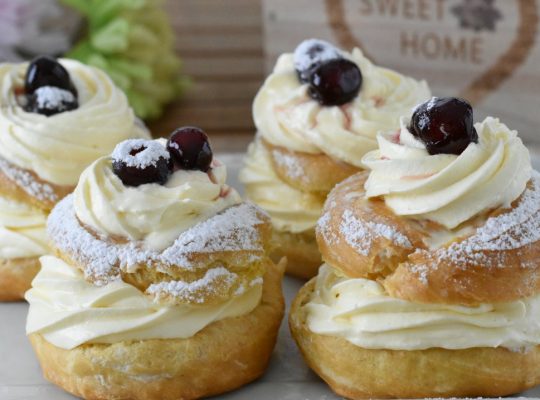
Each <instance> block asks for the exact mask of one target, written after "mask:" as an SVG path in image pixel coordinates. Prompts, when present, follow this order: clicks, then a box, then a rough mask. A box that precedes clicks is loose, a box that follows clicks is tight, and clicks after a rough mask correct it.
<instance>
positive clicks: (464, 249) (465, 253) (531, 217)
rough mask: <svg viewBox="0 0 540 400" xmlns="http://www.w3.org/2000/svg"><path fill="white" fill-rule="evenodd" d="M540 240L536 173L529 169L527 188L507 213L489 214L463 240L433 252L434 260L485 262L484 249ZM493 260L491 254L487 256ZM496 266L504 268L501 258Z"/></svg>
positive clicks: (539, 186) (517, 246)
mask: <svg viewBox="0 0 540 400" xmlns="http://www.w3.org/2000/svg"><path fill="white" fill-rule="evenodd" d="M539 240H540V174H539V173H538V172H536V171H533V173H532V178H531V187H530V188H527V189H525V191H524V192H523V194H522V195H521V198H520V200H519V203H518V204H517V205H516V207H515V208H513V209H512V210H510V211H509V212H507V213H504V214H501V215H498V216H495V217H491V218H489V219H488V220H487V221H486V223H485V224H484V225H483V226H482V227H480V228H478V229H477V230H476V233H475V234H474V235H472V236H470V237H468V238H467V239H465V240H463V241H461V242H456V243H453V244H452V245H450V246H449V247H448V248H445V249H441V250H439V251H438V252H437V256H438V260H439V261H443V260H446V261H448V260H450V261H451V262H452V263H453V264H456V265H460V264H461V265H463V264H464V263H466V262H469V263H470V262H476V263H477V264H479V265H482V264H484V263H486V257H487V256H486V255H485V253H484V252H486V251H493V252H501V251H507V250H516V249H521V248H524V247H526V246H529V245H532V244H533V243H536V242H538V241H539ZM490 260H491V262H490V263H486V264H489V265H491V264H492V263H493V254H491V255H490ZM497 266H498V267H504V259H503V257H502V258H501V260H500V263H499V265H497Z"/></svg>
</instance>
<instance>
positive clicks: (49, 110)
mask: <svg viewBox="0 0 540 400" xmlns="http://www.w3.org/2000/svg"><path fill="white" fill-rule="evenodd" d="M26 98H27V104H26V105H25V107H24V109H25V110H26V111H28V112H34V113H38V114H42V115H45V116H47V117H50V116H51V115H54V114H58V113H61V112H64V111H71V110H75V109H76V108H78V107H79V102H78V100H77V97H75V96H74V95H73V94H72V93H71V92H68V91H66V90H64V89H59V88H56V87H52V86H43V87H40V88H38V89H36V90H35V91H34V93H32V94H31V95H28V96H26Z"/></svg>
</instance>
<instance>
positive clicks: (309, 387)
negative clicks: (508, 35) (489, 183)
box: [0, 154, 540, 400]
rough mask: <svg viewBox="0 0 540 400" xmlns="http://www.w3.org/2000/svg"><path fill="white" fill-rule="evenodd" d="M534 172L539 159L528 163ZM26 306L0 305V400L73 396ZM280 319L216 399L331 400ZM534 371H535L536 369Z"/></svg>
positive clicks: (228, 159)
mask: <svg viewBox="0 0 540 400" xmlns="http://www.w3.org/2000/svg"><path fill="white" fill-rule="evenodd" d="M219 158H220V159H221V160H222V161H223V162H225V163H226V164H227V165H228V166H229V181H230V182H231V183H232V185H233V186H235V187H240V185H239V184H238V181H237V179H236V177H237V175H238V170H239V168H240V165H241V156H240V155H238V154H225V155H222V156H221V157H219ZM533 164H534V165H535V169H537V170H540V156H536V157H534V161H533ZM301 285H302V282H301V281H299V280H297V279H294V278H289V277H285V280H284V282H283V288H284V292H285V297H286V299H287V306H288V305H289V304H290V303H291V300H292V299H293V297H294V295H295V294H296V292H297V291H298V289H299V288H300V286H301ZM27 307H28V306H27V304H25V303H16V304H0V399H1V400H67V399H74V397H73V396H71V395H69V394H67V393H65V392H63V391H62V390H60V389H58V388H57V387H55V386H54V385H51V384H49V383H48V382H47V381H45V380H44V379H43V377H42V376H41V371H40V368H39V365H38V363H37V361H36V359H35V357H34V354H33V352H32V349H31V347H30V344H29V343H28V340H27V339H26V336H25V332H24V324H25V318H26V312H27ZM286 321H287V319H286V318H285V319H284V321H283V324H282V326H281V331H280V336H279V339H278V344H277V346H276V349H275V351H274V355H273V358H272V361H271V364H270V368H269V369H268V371H267V373H266V374H265V375H264V376H263V377H262V378H261V379H259V380H258V381H257V382H254V383H252V384H250V385H247V386H246V387H244V388H242V389H240V390H237V391H235V392H232V393H230V394H227V395H224V396H220V397H219V398H221V399H238V400H244V399H245V400H252V399H255V398H256V399H257V400H275V399H282V400H297V399H302V400H304V399H305V400H333V399H338V397H337V396H335V395H334V394H333V393H332V392H331V391H330V389H328V387H327V386H326V385H325V384H324V383H323V382H322V381H321V380H320V379H319V378H318V377H317V376H316V375H315V374H313V373H312V372H311V371H310V370H309V369H308V368H307V366H306V365H305V364H304V362H303V360H302V358H301V357H300V354H299V353H298V349H297V348H296V345H295V344H294V342H293V340H292V338H291V336H290V334H289V330H288V327H287V323H286ZM539 367H540V366H539ZM522 396H524V397H525V398H540V387H539V388H536V389H534V390H530V391H528V392H526V393H523V394H522Z"/></svg>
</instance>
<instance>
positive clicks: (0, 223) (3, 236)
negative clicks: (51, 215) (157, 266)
mask: <svg viewBox="0 0 540 400" xmlns="http://www.w3.org/2000/svg"><path fill="white" fill-rule="evenodd" d="M46 222H47V216H46V215H45V214H44V213H43V212H42V211H39V210H37V209H35V208H33V207H30V206H29V205H27V204H25V203H21V202H18V201H14V200H11V199H7V198H5V197H2V196H0V259H14V258H26V257H38V256H41V255H43V254H46V253H47V251H48V247H47V234H46V231H45V225H46Z"/></svg>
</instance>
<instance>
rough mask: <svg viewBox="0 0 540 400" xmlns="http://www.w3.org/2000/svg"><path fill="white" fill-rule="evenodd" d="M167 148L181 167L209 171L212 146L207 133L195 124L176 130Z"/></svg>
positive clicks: (176, 163)
mask: <svg viewBox="0 0 540 400" xmlns="http://www.w3.org/2000/svg"><path fill="white" fill-rule="evenodd" d="M167 150H169V153H171V156H172V158H173V160H174V163H175V165H176V167H177V168H179V169H191V170H199V171H203V172H207V171H208V169H209V168H210V164H211V163H212V158H213V154H212V148H211V147H210V142H209V140H208V136H207V135H206V133H205V132H204V131H203V130H202V129H199V128H197V127H194V126H185V127H183V128H178V129H177V130H175V131H174V132H173V133H172V135H171V137H170V138H169V140H168V142H167Z"/></svg>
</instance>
